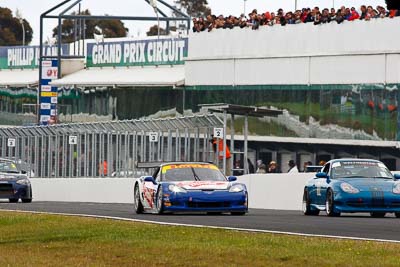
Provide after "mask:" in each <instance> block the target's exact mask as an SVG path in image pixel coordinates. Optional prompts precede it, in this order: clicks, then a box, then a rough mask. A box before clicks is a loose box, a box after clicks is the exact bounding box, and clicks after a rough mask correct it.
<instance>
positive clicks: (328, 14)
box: [193, 5, 400, 32]
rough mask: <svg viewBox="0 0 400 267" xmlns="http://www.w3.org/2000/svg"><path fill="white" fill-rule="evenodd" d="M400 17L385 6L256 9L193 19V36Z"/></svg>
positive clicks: (395, 11)
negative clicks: (216, 31)
mask: <svg viewBox="0 0 400 267" xmlns="http://www.w3.org/2000/svg"><path fill="white" fill-rule="evenodd" d="M397 16H400V10H396V9H392V10H387V9H386V8H385V7H383V6H377V7H376V8H373V7H372V6H365V5H362V6H361V7H360V10H356V8H354V7H351V8H348V7H345V6H342V7H341V8H340V9H338V10H335V9H334V8H331V9H328V8H324V9H322V10H320V9H319V7H314V8H313V9H311V8H303V9H302V10H296V11H295V12H292V11H289V12H285V11H284V10H283V9H279V10H278V11H277V12H276V13H275V12H268V11H267V12H265V13H262V14H259V13H258V12H257V10H256V9H254V10H253V11H252V12H251V13H249V15H248V17H246V16H245V14H242V15H241V16H240V17H235V16H232V15H230V16H228V17H224V16H223V15H219V16H218V17H217V16H215V15H208V16H207V17H206V18H203V17H200V18H193V32H202V31H206V30H207V31H212V30H213V29H220V28H223V29H227V28H228V29H233V28H235V27H240V28H252V29H253V30H257V29H259V28H260V27H262V26H274V25H281V26H285V25H287V24H300V23H313V24H314V25H320V24H325V23H330V22H336V23H338V24H340V23H343V22H344V21H354V20H365V21H369V20H371V19H378V18H393V17H397Z"/></svg>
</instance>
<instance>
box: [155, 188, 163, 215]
mask: <svg viewBox="0 0 400 267" xmlns="http://www.w3.org/2000/svg"><path fill="white" fill-rule="evenodd" d="M156 199H157V204H156V205H157V206H156V208H157V213H158V214H163V212H164V200H163V190H162V187H161V186H160V187H159V188H158V191H157V197H156Z"/></svg>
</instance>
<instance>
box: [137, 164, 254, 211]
mask: <svg viewBox="0 0 400 267" xmlns="http://www.w3.org/2000/svg"><path fill="white" fill-rule="evenodd" d="M235 181H236V177H233V176H230V177H228V178H226V177H225V176H224V175H223V174H222V173H221V172H220V170H219V169H218V167H216V166H215V165H213V164H210V163H202V162H191V163H165V164H160V165H159V166H158V167H157V168H156V171H155V172H154V174H153V176H142V177H140V178H139V179H137V181H136V182H135V187H134V198H135V202H134V203H135V211H136V213H143V212H145V211H146V212H152V213H158V214H162V213H164V212H171V213H172V212H210V213H222V212H230V213H231V214H232V215H244V214H245V213H246V212H247V211H248V206H247V189H246V186H245V185H244V184H241V183H237V182H235Z"/></svg>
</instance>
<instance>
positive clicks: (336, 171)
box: [331, 161, 393, 179]
mask: <svg viewBox="0 0 400 267" xmlns="http://www.w3.org/2000/svg"><path fill="white" fill-rule="evenodd" d="M331 178H332V179H340V178H377V179H393V175H392V173H391V172H390V171H389V170H388V169H387V168H386V166H385V165H384V164H383V163H380V162H373V161H371V162H370V161H342V162H334V163H333V164H332V169H331Z"/></svg>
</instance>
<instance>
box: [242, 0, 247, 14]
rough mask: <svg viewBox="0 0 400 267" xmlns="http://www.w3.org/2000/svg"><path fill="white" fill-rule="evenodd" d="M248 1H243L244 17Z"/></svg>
mask: <svg viewBox="0 0 400 267" xmlns="http://www.w3.org/2000/svg"><path fill="white" fill-rule="evenodd" d="M246 1H247V0H243V15H244V16H246Z"/></svg>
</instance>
